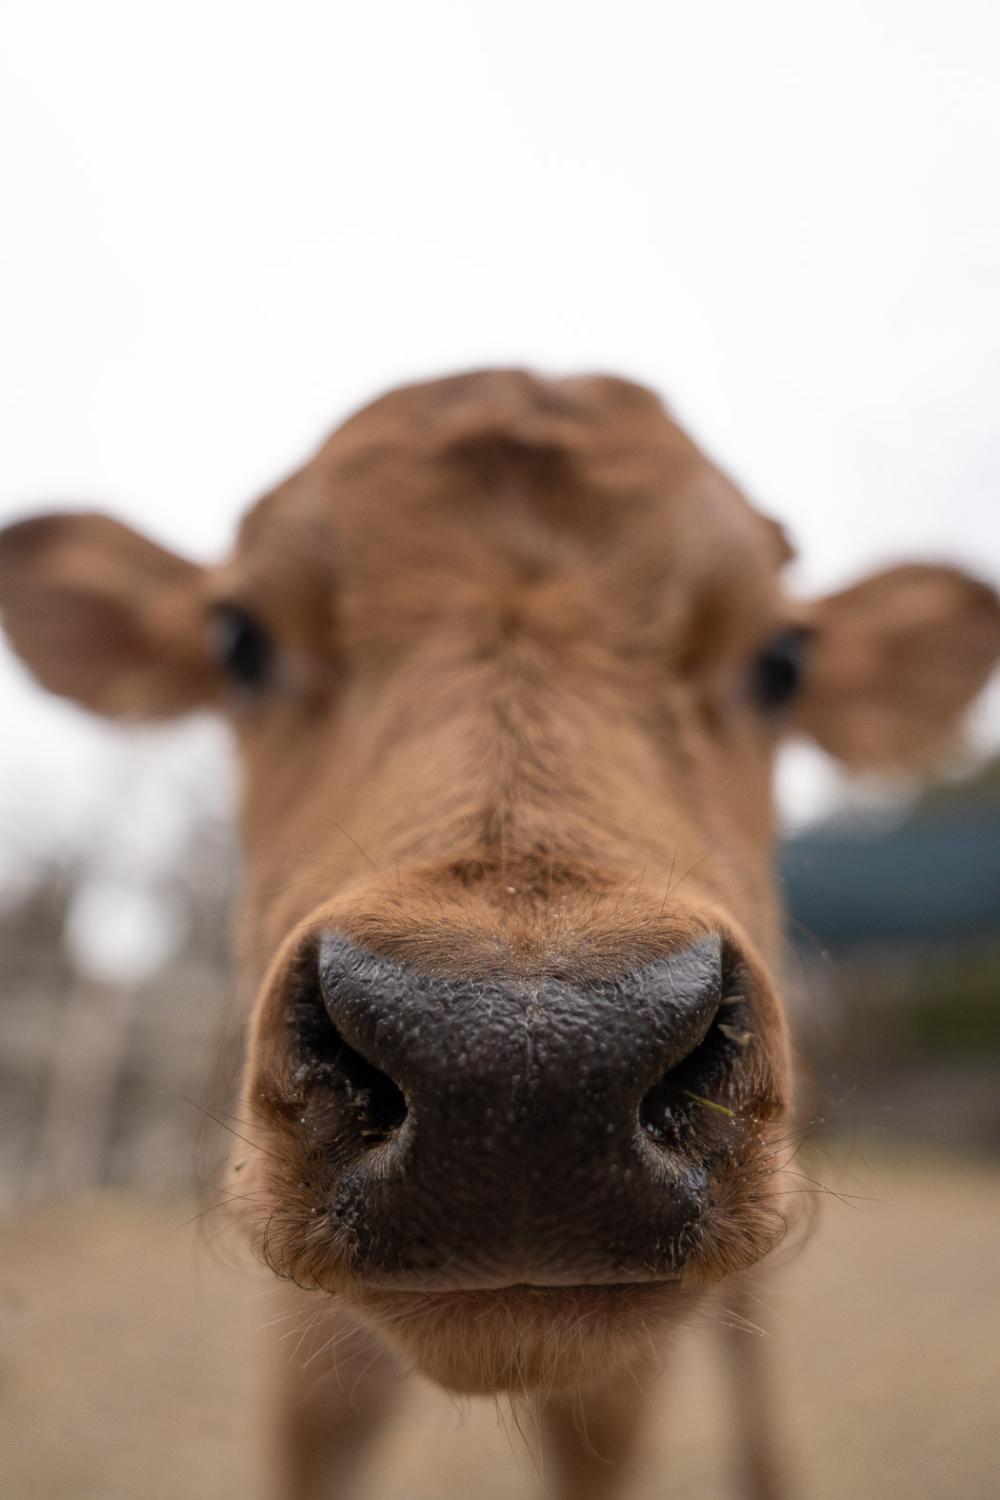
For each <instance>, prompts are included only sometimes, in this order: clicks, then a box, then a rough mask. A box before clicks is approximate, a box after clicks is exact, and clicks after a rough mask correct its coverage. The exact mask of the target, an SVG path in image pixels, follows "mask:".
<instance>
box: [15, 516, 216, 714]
mask: <svg viewBox="0 0 1000 1500" xmlns="http://www.w3.org/2000/svg"><path fill="white" fill-rule="evenodd" d="M204 580H205V573H204V570H203V569H202V568H199V567H197V566H196V565H195V564H194V563H191V562H187V561H185V560H184V558H181V557H177V556H176V555H175V554H174V553H172V552H167V551H166V550H165V549H164V548H163V547H159V546H157V545H156V543H155V542H151V541H149V540H148V539H147V538H146V537H144V536H140V535H139V533H138V532H136V531H133V530H132V529H131V528H130V527H128V526H123V525H122V524H121V523H120V522H118V521H113V520H111V519H110V517H108V516H100V515H90V514H69V515H48V516H38V517H36V518H34V519H32V520H27V521H21V522H19V523H18V524H16V525H14V526H9V527H7V528H6V530H3V531H0V615H2V620H3V625H4V628H5V630H6V633H7V635H8V637H9V639H10V642H11V644H12V645H13V647H14V649H15V651H17V653H18V654H19V656H21V657H22V659H23V660H24V662H25V663H26V665H27V666H28V667H29V668H30V670H31V671H32V672H33V673H34V675H35V676H36V677H37V678H38V680H39V682H41V683H42V684H43V685H44V686H45V687H47V688H48V689H49V690H50V691H51V692H53V693H60V694H62V695H64V696H65V697H67V698H75V699H76V700H77V701H78V702H79V703H83V704H85V705H86V707H87V708H91V709H94V710H95V711H96V712H97V713H102V714H107V715H110V716H111V717H113V718H137V719H149V718H165V717H168V716H171V715H174V714H179V713H184V712H186V711H187V710H189V709H193V708H197V707H199V706H201V705H204V704H206V703H208V702H210V701H212V700H213V699H214V698H215V697H216V695H217V692H218V677H219V674H218V669H217V667H216V666H215V664H214V663H213V661H212V658H211V654H210V652H209V650H208V648H207V645H206V639H205V636H206V632H205V602H204V594H205V589H204Z"/></svg>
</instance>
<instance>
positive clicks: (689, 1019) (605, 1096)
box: [317, 935, 723, 1137]
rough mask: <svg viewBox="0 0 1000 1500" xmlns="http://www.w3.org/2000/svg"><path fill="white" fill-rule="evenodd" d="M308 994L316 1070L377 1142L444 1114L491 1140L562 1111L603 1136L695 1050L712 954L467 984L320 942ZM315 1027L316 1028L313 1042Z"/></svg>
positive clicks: (687, 953) (714, 987) (714, 966)
mask: <svg viewBox="0 0 1000 1500" xmlns="http://www.w3.org/2000/svg"><path fill="white" fill-rule="evenodd" d="M319 977H320V990H321V994H322V998H323V1003H324V1007H325V1011H326V1015H327V1017H328V1019H329V1021H330V1022H332V1026H333V1031H332V1032H327V1033H326V1042H327V1046H328V1049H329V1054H330V1056H329V1060H330V1062H331V1064H332V1065H334V1069H335V1067H336V1065H338V1063H339V1066H340V1067H341V1068H342V1070H343V1078H344V1082H345V1084H346V1085H347V1087H348V1088H349V1089H350V1090H352V1091H353V1093H354V1094H355V1095H356V1096H358V1098H359V1099H360V1098H361V1097H362V1096H365V1099H364V1102H365V1103H366V1104H369V1105H370V1106H371V1108H372V1113H373V1116H374V1118H373V1120H372V1122H371V1123H372V1125H373V1126H374V1127H376V1128H377V1127H379V1126H381V1127H382V1128H383V1129H384V1130H385V1131H386V1132H387V1133H388V1132H390V1131H392V1130H393V1129H396V1128H398V1126H400V1125H401V1124H402V1123H403V1120H404V1118H405V1117H406V1115H407V1114H408V1113H409V1112H410V1111H411V1110H412V1111H413V1112H414V1114H419V1115H420V1118H421V1127H422V1128H424V1129H427V1128H432V1127H433V1126H434V1123H435V1120H436V1117H438V1116H441V1117H442V1118H444V1117H447V1119H448V1123H449V1124H452V1123H454V1116H455V1114H456V1112H457V1111H458V1110H459V1109H460V1108H461V1110H463V1111H466V1112H469V1113H467V1115H466V1123H467V1124H470V1123H471V1117H481V1118H482V1120H483V1121H485V1120H490V1121H496V1122H497V1123H496V1124H495V1125H490V1126H489V1127H485V1126H484V1128H486V1129H488V1131H489V1134H490V1136H491V1137H493V1136H495V1135H496V1133H497V1132H498V1131H501V1130H502V1128H503V1126H504V1125H506V1126H508V1127H516V1126H517V1124H518V1121H530V1122H531V1124H532V1126H534V1127H536V1128H541V1127H542V1126H544V1125H545V1124H546V1123H548V1124H549V1126H550V1127H551V1126H554V1125H555V1123H556V1119H557V1105H558V1104H559V1103H564V1104H566V1105H570V1104H572V1107H573V1113H574V1116H575V1117H576V1120H577V1125H578V1126H579V1123H580V1120H581V1118H585V1119H589V1121H590V1122H591V1124H592V1125H593V1126H594V1127H596V1128H599V1129H600V1130H601V1131H603V1133H604V1134H605V1135H608V1134H613V1133H617V1132H619V1131H621V1130H625V1131H631V1130H632V1129H633V1127H634V1125H635V1122H636V1120H637V1118H638V1116H639V1114H640V1112H641V1111H642V1109H643V1104H644V1101H645V1098H646V1095H647V1094H648V1092H649V1091H650V1090H651V1089H654V1088H660V1087H662V1086H664V1085H665V1084H666V1083H667V1082H668V1081H669V1080H670V1079H671V1078H672V1077H673V1075H674V1073H675V1071H676V1070H677V1069H679V1068H682V1067H683V1065H684V1064H685V1063H687V1062H688V1060H689V1059H690V1058H691V1056H692V1054H693V1053H694V1052H695V1051H696V1050H697V1049H698V1048H699V1047H700V1045H701V1043H702V1042H703V1040H704V1038H705V1036H706V1034H707V1032H708V1031H709V1028H710V1026H711V1024H712V1022H713V1021H714V1019H715V1017H716V1015H717V1014H718V1011H719V1006H720V1001H721V999H722V977H723V955H722V944H721V942H720V940H719V939H718V938H717V937H714V936H706V937H703V938H701V939H700V940H699V941H698V942H696V943H693V944H692V945H691V946H689V947H686V948H684V949H683V950H681V951H679V952H676V953H673V954H671V955H669V956H668V957H665V958H662V959H659V960H657V961H655V962H653V963H651V964H646V965H644V966H642V967H639V968H636V969H634V970H632V971H631V972H629V973H626V974H622V975H620V976H617V977H614V978H609V979H601V980H596V981H590V982H588V983H585V984H571V983H569V982H567V981H565V980H561V979H554V978H540V979H535V980H530V979H527V980H516V981H515V980H493V981H491V982H486V983H484V982H470V981H468V980H463V979H455V978H444V977H440V976H437V977H435V976H430V975H426V974H422V973H418V972H417V971H415V970H413V969H411V968H410V967H409V966H403V965H400V964H398V963H396V962H394V961H393V960H391V959H387V958H384V957H379V956H377V955H375V954H372V953H369V952H366V951H365V950H362V949H359V948H356V947H354V946H353V945H351V944H349V943H347V942H345V941H344V940H343V939H342V938H340V937H339V936H332V935H330V936H327V937H326V938H325V939H324V941H323V943H322V946H321V949H320V955H319ZM324 1030H325V1028H323V1027H322V1026H320V1027H319V1028H318V1029H317V1039H322V1037H323V1033H324Z"/></svg>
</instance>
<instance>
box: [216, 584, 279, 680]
mask: <svg viewBox="0 0 1000 1500" xmlns="http://www.w3.org/2000/svg"><path fill="white" fill-rule="evenodd" d="M209 636H210V640H211V642H212V648H213V651H214V653H215V657H216V660H217V661H218V663H219V665H220V666H221V667H222V669H223V671H225V672H226V673H227V674H228V676H229V677H231V678H232V680H233V681H234V682H236V683H238V684H239V686H240V687H242V688H246V689H248V690H250V691H257V690H259V689H260V688H262V687H265V686H266V685H267V681H268V678H269V677H270V675H271V665H272V662H273V658H274V647H273V645H272V643H271V637H270V636H269V635H268V633H267V631H266V629H265V628H264V626H263V625H261V624H260V622H259V621H258V620H255V619H254V617H253V615H250V614H248V613H247V611H246V610H245V609H242V608H241V607H240V606H239V605H238V604H220V605H219V606H218V607H217V608H216V609H214V610H213V611H212V616H211V620H210V622H209Z"/></svg>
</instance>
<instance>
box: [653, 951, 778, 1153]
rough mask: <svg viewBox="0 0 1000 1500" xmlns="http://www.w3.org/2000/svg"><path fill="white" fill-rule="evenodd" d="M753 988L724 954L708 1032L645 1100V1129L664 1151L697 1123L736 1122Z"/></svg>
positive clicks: (673, 1064) (749, 1033)
mask: <svg viewBox="0 0 1000 1500" xmlns="http://www.w3.org/2000/svg"><path fill="white" fill-rule="evenodd" d="M747 992H748V984H747V978H746V974H745V971H744V967H743V965H742V963H741V962H740V961H739V959H738V958H737V957H736V955H735V954H733V953H732V952H726V951H725V950H724V952H723V964H722V974H721V986H720V989H719V991H717V993H716V999H715V1001H714V1003H713V1005H712V1007H711V1010H710V1012H709V1013H707V1014H706V1017H705V1019H706V1025H705V1028H704V1030H703V1032H702V1034H701V1036H700V1038H699V1039H698V1041H697V1042H696V1044H695V1045H694V1046H693V1047H692V1048H691V1050H690V1051H688V1052H687V1054H686V1055H685V1056H684V1057H682V1058H677V1059H674V1060H673V1061H672V1062H671V1064H670V1066H669V1067H668V1068H667V1069H666V1071H665V1072H664V1073H663V1075H662V1077H661V1078H659V1079H658V1080H657V1082H656V1083H655V1084H654V1085H653V1087H652V1088H651V1089H649V1090H648V1092H647V1093H646V1094H645V1095H644V1096H643V1098H642V1101H641V1103H640V1105H639V1123H640V1124H641V1125H642V1127H643V1128H644V1130H645V1131H646V1132H647V1133H648V1134H649V1135H651V1136H652V1137H653V1138H654V1139H655V1140H657V1141H659V1142H660V1143H661V1144H663V1145H668V1146H676V1145H681V1144H683V1141H684V1138H685V1136H686V1135H687V1133H688V1131H689V1130H690V1127H691V1125H692V1123H693V1122H694V1120H695V1119H698V1120H699V1121H700V1122H701V1123H705V1122H706V1121H707V1120H709V1119H711V1118H713V1117H714V1118H716V1119H717V1120H724V1119H726V1118H728V1119H732V1118H733V1117H734V1116H735V1115H736V1113H737V1110H736V1109H734V1108H733V1103H734V1088H733V1085H734V1082H735V1081H736V1080H737V1079H738V1077H739V1075H740V1062H741V1060H742V1059H743V1058H744V1057H745V1054H746V1052H747V1049H748V1047H749V1045H750V1042H751V1039H752V1030H751V1020H750V1003H749V999H748V993H747Z"/></svg>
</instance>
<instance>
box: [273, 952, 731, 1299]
mask: <svg viewBox="0 0 1000 1500" xmlns="http://www.w3.org/2000/svg"><path fill="white" fill-rule="evenodd" d="M316 963H317V968H318V986H316V988H315V990H314V992H313V994H312V996H311V997H310V996H309V994H308V991H307V992H306V995H305V998H303V999H300V1001H299V1002H298V1004H297V1006H296V1011H295V1016H296V1019H295V1045H296V1047H297V1049H298V1052H299V1056H300V1059H301V1061H300V1068H301V1071H302V1073H303V1076H304V1077H305V1080H306V1086H307V1089H308V1090H309V1092H310V1100H311V1104H312V1106H313V1107H312V1109H311V1113H310V1116H309V1118H310V1119H311V1120H312V1121H313V1127H312V1128H313V1129H315V1130H316V1131H318V1132H319V1133H320V1134H321V1135H322V1134H323V1132H324V1131H328V1132H329V1151H330V1153H331V1156H332V1157H333V1158H334V1159H336V1160H337V1161H338V1162H341V1163H343V1164H345V1167H344V1169H342V1170H341V1171H340V1173H339V1176H338V1177H337V1180H336V1182H335V1185H334V1187H333V1192H332V1202H331V1215H332V1217H333V1218H334V1219H335V1220H336V1221H338V1223H339V1225H340V1227H341V1229H343V1230H345V1231H346V1232H347V1233H348V1234H349V1237H350V1238H351V1241H352V1246H353V1253H354V1258H355V1260H356V1263H357V1269H358V1270H359V1272H363V1273H364V1274H366V1275H367V1276H368V1277H369V1279H375V1280H379V1279H385V1280H387V1281H390V1282H399V1281H400V1280H410V1281H414V1280H415V1281H419V1282H428V1281H429V1282H432V1283H433V1284H445V1283H446V1282H450V1283H451V1284H461V1285H474V1284H475V1285H496V1284H507V1283H510V1282H511V1281H544V1282H546V1283H555V1282H579V1281H593V1280H597V1281H615V1280H623V1279H630V1278H632V1277H645V1276H648V1275H652V1274H654V1273H656V1272H657V1271H659V1272H660V1273H662V1272H663V1270H664V1269H665V1268H667V1269H672V1268H674V1267H675V1266H676V1262H677V1258H678V1254H679V1240H680V1239H681V1238H682V1237H683V1234H684V1232H685V1231H686V1230H688V1229H689V1227H690V1225H691V1222H692V1219H693V1218H696V1217H697V1215H698V1213H699V1212H700V1207H701V1205H702V1203H703V1200H704V1197H705V1194H706V1192H707V1190H708V1176H707V1173H706V1171H705V1169H704V1166H703V1165H702V1164H701V1163H700V1160H699V1159H698V1153H694V1155H692V1153H691V1151H690V1150H688V1149H687V1146H686V1142H688V1141H689V1140H690V1139H693V1138H695V1137H697V1138H698V1139H699V1140H702V1139H704V1138H705V1136H706V1133H707V1134H708V1135H712V1133H713V1131H714V1132H715V1133H716V1134H717V1133H718V1131H719V1130H720V1128H724V1127H728V1126H730V1124H731V1122H732V1120H734V1119H735V1118H736V1115H735V1113H734V1111H733V1110H732V1109H731V1108H730V1107H729V1105H727V1103H726V1102H725V1099H726V1095H727V1090H728V1087H729V1079H730V1077H731V1075H732V1072H733V1069H734V1068H735V1067H736V1066H737V1065H738V1063H739V1060H740V1057H741V1054H742V1051H743V1047H744V1045H745V1044H744V1042H743V1034H742V1032H741V1030H740V1024H741V1023H740V1021H739V1019H738V1017H737V1015H736V1009H737V1008H739V1007H741V1006H744V1007H745V1006H746V1005H747V1004H748V1001H747V999H746V997H745V996H744V995H736V996H735V997H734V996H733V995H730V994H727V993H726V991H727V988H729V989H732V988H733V984H732V981H731V975H730V974H729V973H728V970H729V969H731V968H732V964H731V963H729V962H728V961H727V955H726V951H725V949H724V945H723V943H722V941H721V940H720V939H719V938H718V937H715V936H705V937H703V938H702V939H701V940H700V941H698V942H696V943H694V944H692V945H691V946H690V947H687V948H685V949H683V950H682V951H679V952H675V953H672V954H669V955H667V956H665V957H663V958H660V959H656V960H655V961H653V962H651V963H647V964H645V965H644V966H642V967H640V968H637V969H635V970H634V971H632V972H631V973H628V974H622V975H620V976H618V977H615V978H609V979H601V980H595V981H589V982H586V983H570V982H568V981H566V980H562V979H556V978H553V977H541V978H537V979H518V980H514V979H509V980H508V979H504V980H495V981H492V982H489V983H478V982H477V983H473V982H470V981H468V980H462V979H456V978H443V977H434V976H431V975H427V974H424V973H421V972H418V971H417V970H415V969H413V968H411V967H410V966H408V965H404V964H401V963H398V962H397V961H395V960H393V959H389V958H386V957H384V956H380V955H376V954H373V953H369V952H366V951H365V950H362V949H359V948H357V947H355V946H353V945H352V944H350V943H348V942H347V941H346V940H345V939H344V938H343V937H341V936H340V935H338V934H328V935H326V936H325V937H324V938H323V939H322V942H321V944H320V947H319V952H318V954H317V955H316ZM744 988H745V986H744ZM724 1002H726V1003H724Z"/></svg>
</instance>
